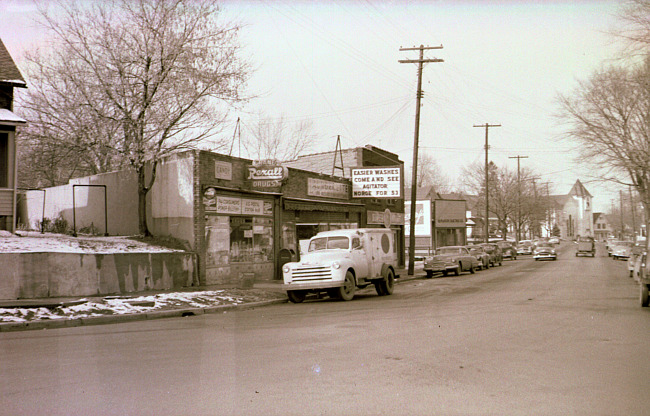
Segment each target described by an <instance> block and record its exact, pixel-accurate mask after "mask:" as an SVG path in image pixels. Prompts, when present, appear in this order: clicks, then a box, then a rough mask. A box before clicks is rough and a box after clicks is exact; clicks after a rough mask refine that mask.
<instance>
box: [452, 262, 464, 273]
mask: <svg viewBox="0 0 650 416" xmlns="http://www.w3.org/2000/svg"><path fill="white" fill-rule="evenodd" d="M462 270H463V264H462V263H458V267H456V269H455V270H454V276H458V275H460V272H461V271H462Z"/></svg>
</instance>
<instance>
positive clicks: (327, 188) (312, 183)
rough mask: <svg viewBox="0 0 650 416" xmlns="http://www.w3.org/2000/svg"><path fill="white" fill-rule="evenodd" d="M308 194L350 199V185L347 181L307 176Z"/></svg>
mask: <svg viewBox="0 0 650 416" xmlns="http://www.w3.org/2000/svg"><path fill="white" fill-rule="evenodd" d="M307 195H309V196H319V197H323V198H336V199H348V198H349V195H350V187H349V185H348V184H347V183H340V182H334V181H325V180H322V179H317V178H307Z"/></svg>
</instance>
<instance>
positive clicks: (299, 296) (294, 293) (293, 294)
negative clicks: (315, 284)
mask: <svg viewBox="0 0 650 416" xmlns="http://www.w3.org/2000/svg"><path fill="white" fill-rule="evenodd" d="M287 297H288V298H289V300H290V301H291V302H292V303H302V301H304V300H305V298H306V297H307V291H306V290H288V291H287Z"/></svg>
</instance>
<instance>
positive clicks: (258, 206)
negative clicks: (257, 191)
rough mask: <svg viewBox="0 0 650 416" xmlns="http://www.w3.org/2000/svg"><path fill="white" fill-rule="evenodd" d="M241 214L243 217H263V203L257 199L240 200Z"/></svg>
mask: <svg viewBox="0 0 650 416" xmlns="http://www.w3.org/2000/svg"><path fill="white" fill-rule="evenodd" d="M241 202H242V214H244V215H263V214H264V201H262V200H259V199H242V200H241Z"/></svg>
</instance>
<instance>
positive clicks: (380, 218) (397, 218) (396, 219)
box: [366, 211, 404, 226]
mask: <svg viewBox="0 0 650 416" xmlns="http://www.w3.org/2000/svg"><path fill="white" fill-rule="evenodd" d="M366 213H367V221H366V223H367V224H379V225H384V226H386V223H388V224H390V225H404V214H403V213H401V212H391V213H390V221H389V220H388V219H387V218H386V214H387V213H386V211H367V212H366Z"/></svg>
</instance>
